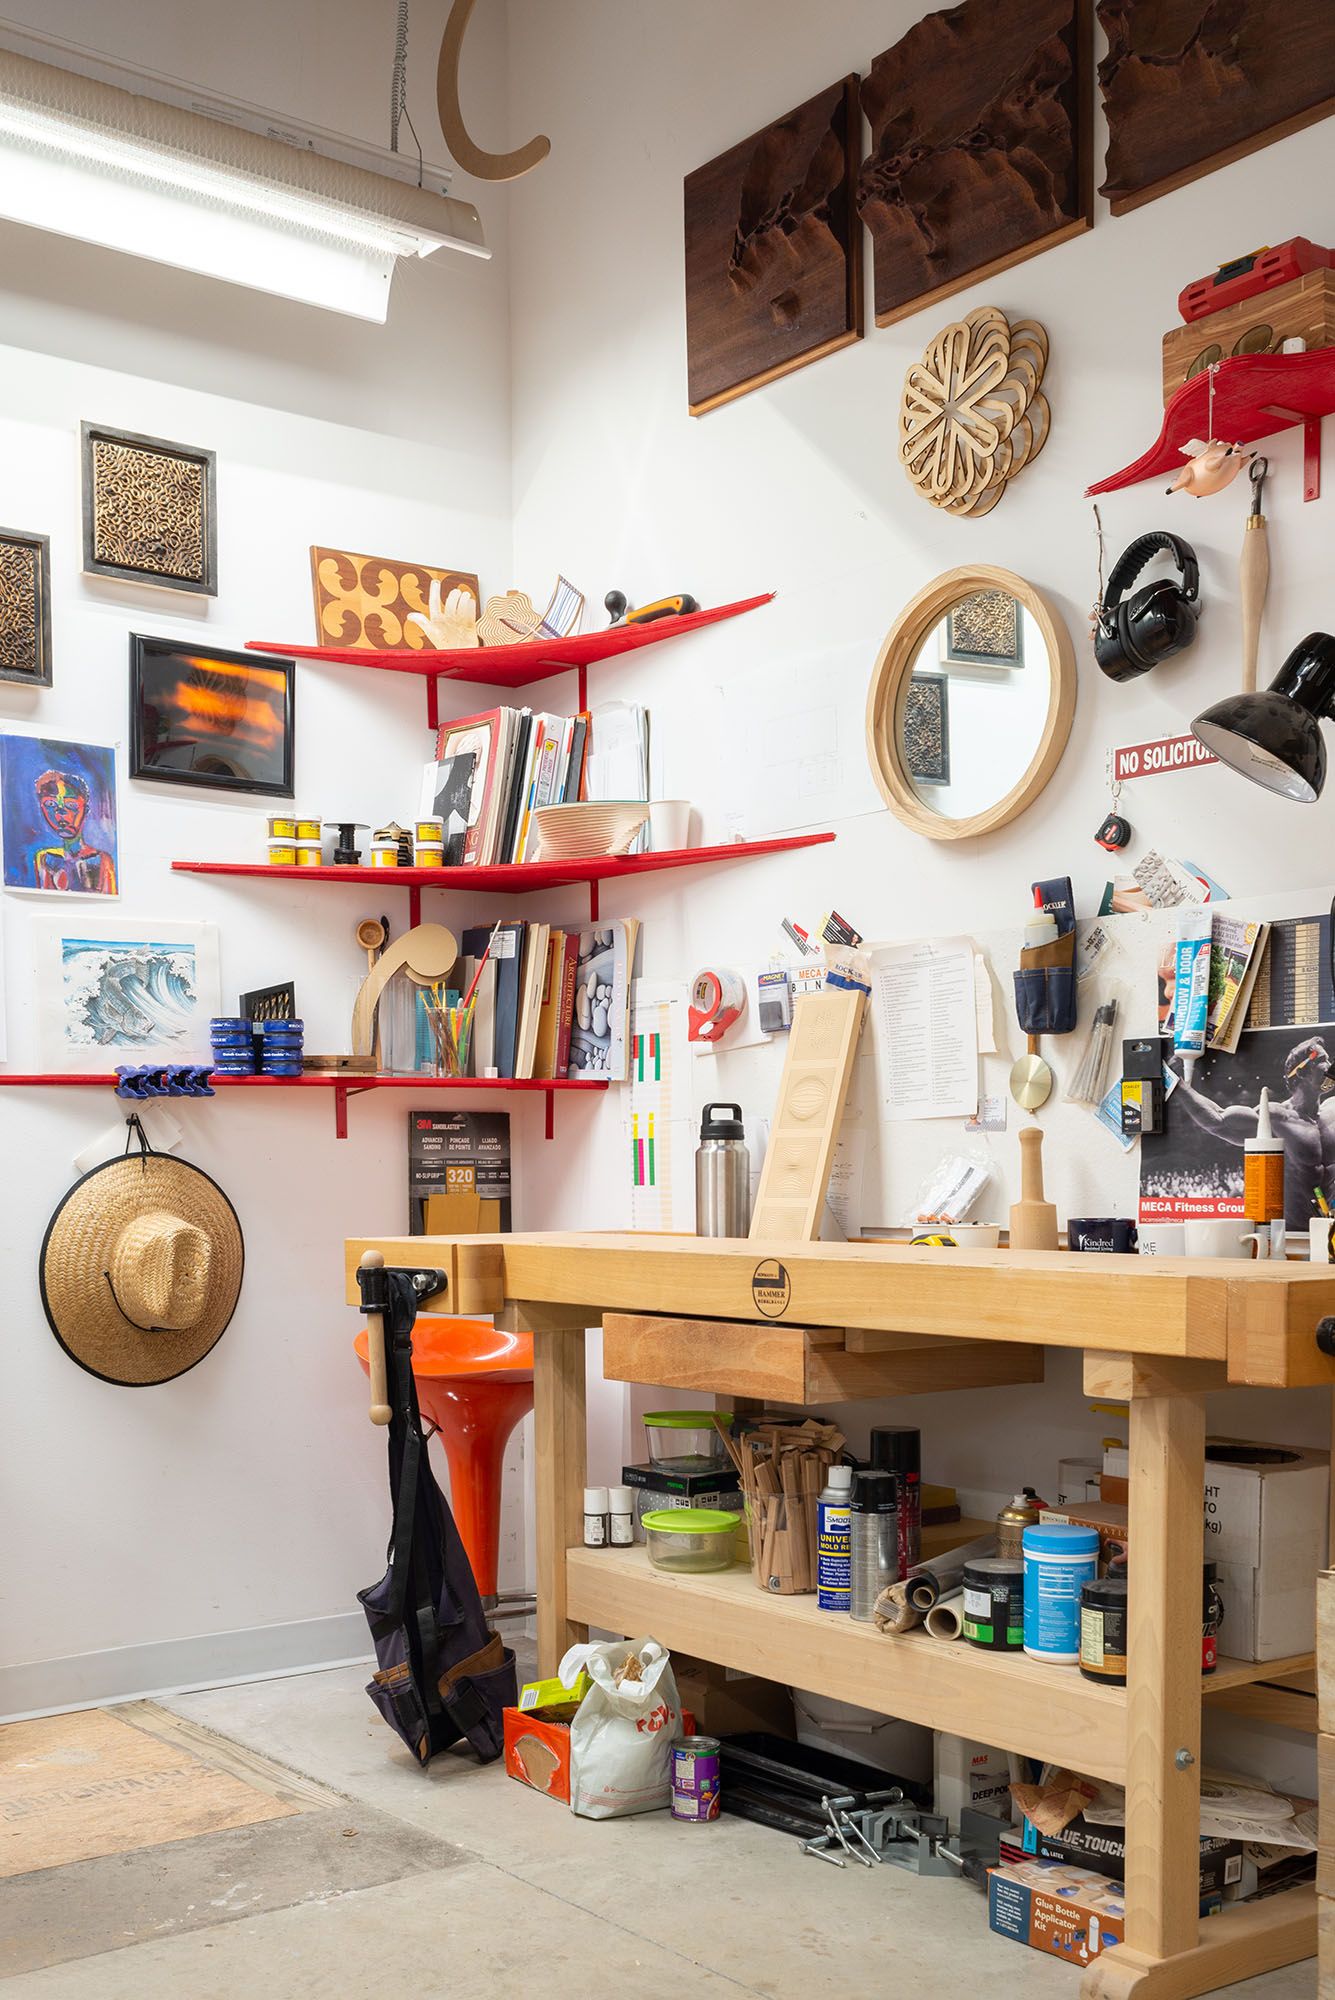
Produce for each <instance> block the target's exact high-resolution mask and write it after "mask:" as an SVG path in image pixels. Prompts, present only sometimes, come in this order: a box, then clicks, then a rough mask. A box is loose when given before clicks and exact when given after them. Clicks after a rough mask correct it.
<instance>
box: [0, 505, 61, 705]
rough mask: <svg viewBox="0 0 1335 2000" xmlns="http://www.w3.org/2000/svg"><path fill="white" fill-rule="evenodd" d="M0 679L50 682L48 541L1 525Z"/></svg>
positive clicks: (41, 684) (38, 683)
mask: <svg viewBox="0 0 1335 2000" xmlns="http://www.w3.org/2000/svg"><path fill="white" fill-rule="evenodd" d="M0 681H17V682H19V683H21V684H23V685H25V686H27V687H50V685H51V541H50V537H49V536H47V535H26V534H24V533H23V532H22V531H21V530H20V529H17V528H0Z"/></svg>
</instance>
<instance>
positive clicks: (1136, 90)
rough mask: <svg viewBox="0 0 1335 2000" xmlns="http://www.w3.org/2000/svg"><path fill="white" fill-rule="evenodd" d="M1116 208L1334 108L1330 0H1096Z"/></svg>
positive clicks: (1107, 190) (1106, 186) (1109, 188)
mask: <svg viewBox="0 0 1335 2000" xmlns="http://www.w3.org/2000/svg"><path fill="white" fill-rule="evenodd" d="M1099 20H1100V22H1101V23H1102V26H1103V29H1104V32H1105V33H1106V34H1107V37H1108V53H1107V55H1106V56H1104V58H1103V60H1102V62H1100V64H1099V87H1100V89H1101V91H1102V93H1103V108H1104V111H1105V112H1106V114H1107V118H1108V151H1107V154H1106V156H1105V159H1104V180H1103V186H1102V187H1101V188H1100V189H1099V193H1100V194H1103V195H1106V196H1107V198H1108V200H1109V202H1110V204H1111V206H1112V212H1113V214H1114V215H1125V214H1126V212H1127V210H1128V209H1132V208H1139V207H1140V206H1141V204H1142V203H1143V202H1147V201H1153V200H1154V199H1155V197H1156V196H1158V195H1161V194H1168V193H1170V192H1171V191H1172V190H1173V189H1174V188H1180V187H1185V186H1186V185H1187V183H1188V182H1189V181H1195V180H1200V179H1201V177H1202V176H1203V175H1205V174H1210V173H1213V172H1214V170H1215V168H1216V167H1224V166H1227V165H1228V164H1229V162H1230V161H1231V160H1240V159H1244V158H1245V157H1246V156H1247V154H1248V153H1255V152H1258V151H1259V150H1260V148H1261V147H1262V146H1268V145H1270V144H1271V143H1272V142H1273V141H1274V140H1276V139H1284V138H1287V136H1288V134H1289V133H1290V132H1298V131H1301V129H1302V127H1303V126H1304V125H1312V124H1315V122H1316V121H1317V119H1318V118H1326V117H1329V115H1330V114H1331V112H1332V111H1335V7H1332V6H1331V4H1330V0H1245V4H1238V0H1234V3H1233V4H1231V5H1227V6H1218V5H1216V6H1206V5H1205V4H1204V0H1099Z"/></svg>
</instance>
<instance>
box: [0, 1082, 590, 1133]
mask: <svg viewBox="0 0 1335 2000" xmlns="http://www.w3.org/2000/svg"><path fill="white" fill-rule="evenodd" d="M118 1081H119V1079H118V1078H117V1077H116V1075H115V1074H114V1073H113V1072H111V1071H107V1072H105V1073H94V1072H90V1073H89V1074H88V1075H84V1074H82V1073H79V1074H75V1073H73V1072H70V1073H66V1074H60V1073H59V1072H55V1071H51V1072H48V1073H46V1074H44V1075H42V1074H31V1075H12V1074H4V1073H0V1086H3V1085H5V1084H12V1085H16V1086H17V1087H18V1088H20V1089H28V1090H47V1089H58V1090H68V1089H76V1090H78V1089H82V1090H107V1089H114V1088H115V1086H116V1084H117V1082H118ZM213 1087H214V1089H215V1090H332V1091H333V1093H334V1136H335V1138H337V1139H346V1138H347V1136H348V1099H349V1098H350V1097H360V1096H361V1094H362V1092H363V1091H365V1090H413V1091H418V1092H422V1091H428V1090H475V1091H476V1090H480V1091H493V1090H528V1091H541V1092H542V1093H543V1096H544V1098H545V1100H546V1137H547V1138H549V1139H550V1138H552V1137H554V1135H555V1131H556V1106H555V1098H556V1093H557V1091H558V1090H559V1091H567V1090H585V1091H588V1090H606V1089H607V1085H606V1084H605V1083H594V1082H586V1081H585V1080H584V1079H583V1078H573V1079H568V1078H564V1077H563V1078H560V1079H554V1078H551V1077H526V1076H525V1077H510V1076H499V1077H498V1076H368V1075H363V1074H360V1073H349V1074H346V1075H342V1076H340V1075H339V1074H338V1073H337V1072H335V1071H323V1070H322V1071H320V1072H318V1073H310V1072H308V1073H307V1074H306V1075H305V1076H215V1077H214V1078H213ZM147 1101H148V1102H149V1103H155V1104H173V1105H176V1104H184V1103H187V1102H188V1101H189V1100H188V1099H186V1098H183V1097H172V1098H150V1099H148V1100H147ZM120 1102H121V1103H122V1104H132V1103H133V1100H131V1099H130V1098H122V1099H121V1100H120Z"/></svg>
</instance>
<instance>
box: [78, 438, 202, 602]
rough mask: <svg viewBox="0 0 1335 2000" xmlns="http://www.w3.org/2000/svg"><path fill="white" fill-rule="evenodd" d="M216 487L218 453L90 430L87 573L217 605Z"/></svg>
mask: <svg viewBox="0 0 1335 2000" xmlns="http://www.w3.org/2000/svg"><path fill="white" fill-rule="evenodd" d="M216 483H217V454H216V453H215V452H212V451H205V450H203V449H200V448H197V447H196V446H194V445H188V444H172V443H170V442H169V440H168V439H166V438H155V437H143V436H141V435H140V434H139V432H137V431H118V430H110V429H108V428H107V426H106V425H105V424H89V423H85V424H84V426H83V566H84V571H85V573H86V574H87V575H89V576H114V577H120V578H121V579H122V580H124V581H126V582H130V583H153V584H157V585H158V586H159V587H160V588H161V589H164V590H188V591H192V592H193V593H195V595H197V596H201V597H216V596H217V595H218V505H217V495H216Z"/></svg>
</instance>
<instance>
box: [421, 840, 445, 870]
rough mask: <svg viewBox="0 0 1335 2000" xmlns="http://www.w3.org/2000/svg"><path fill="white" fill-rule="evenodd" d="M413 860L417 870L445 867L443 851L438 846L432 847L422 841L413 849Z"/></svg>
mask: <svg viewBox="0 0 1335 2000" xmlns="http://www.w3.org/2000/svg"><path fill="white" fill-rule="evenodd" d="M413 859H414V861H415V862H416V865H417V866H418V867H419V868H443V867H444V866H445V849H444V848H443V847H440V846H432V845H431V844H430V843H429V842H427V841H424V840H423V841H419V842H418V844H417V846H416V848H415V849H414V852H413Z"/></svg>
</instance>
